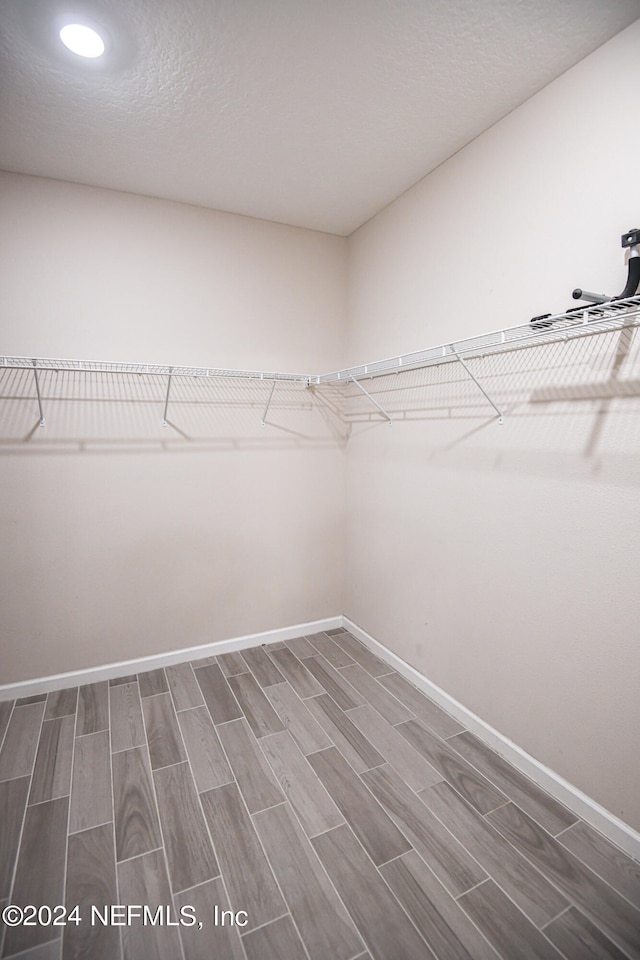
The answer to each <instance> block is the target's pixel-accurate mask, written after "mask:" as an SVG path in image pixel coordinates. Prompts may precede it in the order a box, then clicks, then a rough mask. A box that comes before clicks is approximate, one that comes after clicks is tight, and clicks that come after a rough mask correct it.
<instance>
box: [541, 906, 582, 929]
mask: <svg viewBox="0 0 640 960" xmlns="http://www.w3.org/2000/svg"><path fill="white" fill-rule="evenodd" d="M575 909H576V907H575V905H574V904H573V903H570V904H568V905H567V906H566V907H565V908H564V910H561V911H560V913H558V914H557V915H556V916H555V917H551V920H547V922H546V923H543V924H542V926H541V927H540V930H542V932H543V933H544V931H545V930H546V928H547V927H550V926H551V924H552V923H555V922H556V920H559V919H560V917H564V915H565V913H568V912H569V910H575Z"/></svg>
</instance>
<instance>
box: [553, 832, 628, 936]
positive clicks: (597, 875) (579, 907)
mask: <svg viewBox="0 0 640 960" xmlns="http://www.w3.org/2000/svg"><path fill="white" fill-rule="evenodd" d="M552 839H554V840H555V839H556V838H555V837H553V838H552ZM558 843H562V841H560V840H558ZM562 848H563V850H564V851H565V853H568V854H570V855H571V856H572V857H575V859H576V860H577V861H578V862H579V863H580V865H581V866H582V867H585V868H586V869H587V870H588V871H589V872H590V873H592V874H593V875H594V876H595V877H597V878H598V880H600V882H601V883H604V884H605V886H607V887H609V889H610V890H613V892H614V893H615V894H617V895H618V896H619V897H621V898H622V900H624V901H625V902H626V903H627V904H628V905H629V906H630V907H633V909H634V910H635V911H636V912H637V914H638V926H639V927H640V903H634V902H633V900H630V899H629V897H628V896H627V895H626V894H624V893H622V892H621V891H620V890H618V888H617V887H614V885H613V884H612V883H610V882H609V880H607V878H606V877H603V876H602V874H601V873H598V871H597V870H595V869H594V867H592V866H590V865H589V864H588V863H587V862H586V861H585V860H583V859H582V857H580V856H578V854H577V853H574V852H573V850H570V849H569V847H565V845H564V844H563V843H562ZM632 863H633V861H632ZM564 896H565V897H566V899H567V900H569V897H568V896H567V894H566V893H565V894H564ZM574 905H575V907H576V909H577V910H580V911H581V912H582V913H584V912H585V909H586V908H584V907H581V906H580V905H579V904H577V903H576V904H574Z"/></svg>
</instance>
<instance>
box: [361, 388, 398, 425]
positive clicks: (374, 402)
mask: <svg viewBox="0 0 640 960" xmlns="http://www.w3.org/2000/svg"><path fill="white" fill-rule="evenodd" d="M351 379H352V380H353V382H354V383H355V385H356V387H358V389H359V390H362V392H363V393H364V395H365V397H368V398H369V400H370V401H371V403H372V404H373V405H374V407H377V408H378V410H379V411H380V413H381V414H382V416H383V417H385V418H386V420H387V422H388V424H389V426H391V424H392V423H393V420H392V419H391V417H390V416H389V414H388V413H387V411H386V410H383V408H382V407H381V406H380V404H379V403H378V401H377V400H374V398H373V397H372V396H371V394H370V393H369V391H368V390H365V388H364V387H363V386H362V384H361V383H360V382H359V381H358V380H356V378H355V377H353V376H352V377H351Z"/></svg>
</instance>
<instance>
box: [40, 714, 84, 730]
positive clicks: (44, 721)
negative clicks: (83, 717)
mask: <svg viewBox="0 0 640 960" xmlns="http://www.w3.org/2000/svg"><path fill="white" fill-rule="evenodd" d="M45 712H46V711H45ZM76 714H77V711H76V710H72V711H71V713H61V714H60V715H59V716H57V717H47V718H46V720H43V721H42V722H43V723H49V721H51V720H64V719H65V717H75V716H76ZM74 729H75V727H74Z"/></svg>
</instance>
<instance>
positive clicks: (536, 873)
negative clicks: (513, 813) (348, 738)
mask: <svg viewBox="0 0 640 960" xmlns="http://www.w3.org/2000/svg"><path fill="white" fill-rule="evenodd" d="M441 782H444V783H446V784H447V786H448V787H449V788H450V789H451V790H453V792H454V793H455V794H456V796H457V797H458V799H459V800H462V801H463V802H466V803H467V804H468V805H469V806H471V804H469V802H468V801H465V798H464V797H463V796H462V794H461V793H460V792H459V791H458V790H457V789H456V787H455V785H454V784H452V783H450V782H449V781H448V780H444V781H441ZM425 789H426V790H429V789H430V787H426V788H425ZM418 796H419V794H418ZM420 799H422V798H421V797H420ZM422 802H423V803H424V801H422ZM509 803H513V801H512V800H510V801H509ZM425 806H426V804H425ZM502 806H507V804H503V805H502ZM428 809H430V808H428ZM472 809H473V810H475V807H472ZM498 809H502V807H499V808H498ZM431 812H432V813H433V816H434V817H436V819H437V820H438V822H439V823H440V824H441V825H442V826H443V827H444V828H445V830H447V831H448V832H449V833H450V834H451V835H452V836H453V837H454V838H455V839H456V840H457V841H458V843H460V844H461V846H462V847H463V848H464V850H465V851H466V853H467V854H468V855H469V856H470V857H471V858H472V859H473V860H475V862H476V863H477V864H478V865H479V867H480V868H481V869H482V870H484V872H485V873H486V874H487V878H486V879H490V880H493V882H494V883H495V884H496V886H498V887H500V889H501V890H502V891H503V892H504V893H507V891H506V890H505V889H504V887H503V883H502V881H500V880H498V879H497V878H496V877H495V876H494V871H493V868H491V869H490V868H489V867H488V866H487V865H486V864H485V863H483V862H482V861H481V860H480V859H479V858H478V856H476V854H474V853H472V852H471V850H469V849H468V847H467V846H466V844H465V843H464V842H463V841H462V840H460V839H459V838H458V837H456V835H455V833H454V832H453V831H452V830H451V829H450V828H449V827H448V826H447V825H446V823H444V822H443V821H442V820H440V817H438V815H437V814H436V813H434V812H433V811H431ZM475 812H476V813H477V814H478V816H480V817H482V819H483V820H484V821H485V822H486V823H487V824H488V825H489V826H491V827H492V829H493V830H494V831H495V833H496V834H497V836H498V837H501V838H502V839H503V840H506V842H507V843H508V844H509V846H510V847H511V849H512V850H514V851H515V852H516V854H517V855H518V856H519V857H520V858H521V859H522V860H524V862H525V863H526V864H527V865H528V867H529V868H530V869H531V870H532V872H533V876H540V877H542V879H543V880H545V881H546V882H547V883H549V884H550V885H551V886H552V887H553V889H554V890H555V891H556V892H557V893H558V894H559V895H560V896H561V897H562V898H563V899H564V900H566V901H567V902H568V903H569V904H570V905H571V904H573V901H572V900H571V898H570V897H568V896H567V894H566V893H565V892H564V891H563V890H562V889H561V888H560V887H559V886H558V885H557V884H556V883H555V882H554V881H553V879H552V878H551V877H549V876H548V875H547V873H546V872H545V871H543V870H541V869H540V867H538V866H537V865H536V864H535V863H533V861H532V860H530V859H529V858H528V857H525V856H524V854H523V853H522V852H521V851H520V850H519V849H518V847H516V846H515V844H513V843H511V841H509V840H508V839H507V838H506V837H505V836H504V835H503V834H502V833H501V832H500V831H499V830H498V828H497V827H495V826H494V825H493V824H492V823H491V822H490V821H489V820H486V818H485V816H484V815H483V814H481V813H479V811H477V810H475ZM486 879H485V880H483V881H481V882H482V883H485V882H486ZM479 885H480V884H477V886H479ZM468 892H469V891H468V890H465V893H468ZM507 895H508V894H507ZM460 896H464V893H463V894H460ZM509 899H511V898H509ZM573 905H574V906H575V904H573ZM516 906H518V905H517V904H516ZM518 909H519V910H520V912H521V913H523V914H524V915H525V916H526V917H527V919H528V920H530V921H531V923H532V924H533V925H534V927H536V928H537V929H541V927H540V926H539V925H538V924H537V923H536V922H535V920H533V919H532V918H531V917H530V916H529V914H528V913H527V912H526V910H525V909H524V908H523V907H521V906H518ZM546 922H548V921H545V923H546Z"/></svg>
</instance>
